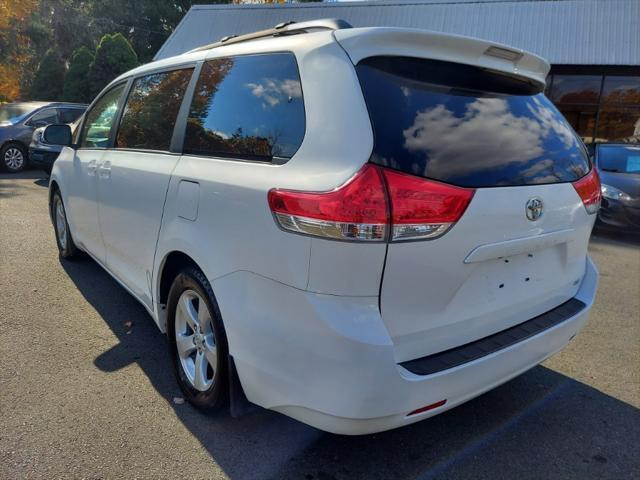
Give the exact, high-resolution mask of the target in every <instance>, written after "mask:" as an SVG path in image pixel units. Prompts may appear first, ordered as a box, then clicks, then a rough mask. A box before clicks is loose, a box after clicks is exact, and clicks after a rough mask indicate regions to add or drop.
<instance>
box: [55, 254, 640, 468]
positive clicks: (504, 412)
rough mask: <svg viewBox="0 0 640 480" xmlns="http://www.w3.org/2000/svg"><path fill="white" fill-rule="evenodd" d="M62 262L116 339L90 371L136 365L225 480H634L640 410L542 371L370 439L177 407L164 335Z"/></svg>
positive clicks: (82, 267)
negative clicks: (418, 421) (502, 479)
mask: <svg viewBox="0 0 640 480" xmlns="http://www.w3.org/2000/svg"><path fill="white" fill-rule="evenodd" d="M62 266H63V268H64V269H65V271H66V272H67V274H68V275H69V277H70V278H71V279H72V281H73V282H74V283H75V285H76V286H77V288H78V289H79V291H80V292H81V293H82V295H83V296H84V297H85V298H86V300H87V301H88V302H89V303H90V304H91V305H92V306H93V308H95V310H96V311H97V312H98V313H99V314H100V315H101V316H102V318H103V319H104V321H105V322H106V323H107V325H108V326H109V327H110V328H111V330H112V331H113V333H114V334H115V335H116V336H117V338H118V339H119V344H118V345H116V346H114V347H113V348H111V349H110V350H108V351H106V352H104V353H102V354H101V355H99V356H98V357H97V358H96V359H95V362H94V363H95V366H96V367H97V368H99V369H100V370H102V371H105V372H114V371H117V370H119V369H121V368H124V367H126V366H128V365H130V364H131V363H136V364H137V365H138V366H139V367H140V368H141V369H142V371H143V372H144V373H145V375H146V376H147V377H148V378H149V380H150V382H151V384H152V385H153V386H154V388H155V389H156V390H157V391H158V392H159V394H160V395H161V396H162V397H163V398H165V399H166V401H167V402H168V403H169V404H170V405H171V406H172V408H174V410H175V412H176V415H177V417H178V418H179V419H180V420H181V421H182V422H183V424H184V425H185V426H186V427H187V428H188V429H189V430H190V432H191V433H192V434H193V435H194V436H195V437H196V438H197V439H198V440H199V442H200V443H201V444H202V445H203V447H204V448H205V449H206V450H207V451H208V452H209V454H210V455H211V457H212V458H213V459H214V460H215V462H216V463H217V464H218V465H219V466H220V467H221V468H222V469H223V470H224V472H225V474H226V475H227V476H228V477H229V478H231V479H249V478H274V479H286V478H294V479H305V480H340V479H367V480H371V479H378V478H379V479H417V478H420V479H425V478H487V479H489V478H490V479H500V478H511V479H515V478H517V479H518V480H522V479H527V478H532V479H533V478H536V479H538V478H576V479H582V478H612V479H613V478H615V479H616V480H619V479H623V478H634V477H635V478H638V477H637V476H636V475H637V474H638V472H639V471H640V464H639V463H638V459H639V458H640V427H639V425H640V410H639V409H637V408H635V407H633V406H631V405H629V404H627V403H624V402H622V401H620V400H617V399H615V398H613V397H610V396H608V395H606V394H604V393H602V392H600V391H598V390H596V389H594V388H592V387H590V386H588V385H586V384H583V383H580V382H578V381H575V380H573V379H571V378H569V377H566V376H564V375H562V374H560V373H557V372H555V371H553V370H550V369H548V368H545V367H542V366H539V367H536V368H534V369H532V370H530V371H529V372H527V373H525V374H524V375H522V376H520V377H518V378H516V379H514V380H512V381H510V382H508V383H507V384H505V385H503V386H501V387H498V388H497V389H495V390H492V391H491V392H488V393H486V394H484V395H482V396H481V397H479V398H477V399H475V400H472V401H470V402H468V403H466V404H464V405H461V406H459V407H457V408H455V409H453V410H450V411H449V412H446V413H444V414H442V415H439V416H436V417H434V418H431V419H428V420H425V421H423V422H420V423H417V424H414V425H411V426H408V427H404V428H401V429H397V430H394V431H390V432H384V433H380V434H376V435H366V436H360V437H345V436H338V435H332V434H327V433H324V432H321V431H318V430H316V429H314V428H311V427H308V426H306V425H303V424H301V423H298V422H296V421H294V420H291V419H289V418H287V417H284V416H282V415H279V414H276V413H274V412H269V411H266V410H259V411H257V412H255V413H252V414H249V415H247V416H245V417H242V418H239V419H233V418H231V417H230V416H229V415H228V414H227V413H220V414H216V415H213V416H209V417H205V416H203V415H202V414H201V413H199V412H197V411H196V410H194V409H193V408H192V407H190V406H189V405H187V404H184V405H175V404H174V403H173V402H172V398H173V397H174V396H176V395H179V390H178V388H177V386H176V384H175V381H174V379H173V376H172V374H171V371H170V365H169V359H168V356H167V345H166V339H165V338H164V335H162V334H161V333H160V332H159V331H158V330H157V328H156V326H155V324H154V323H153V321H152V320H151V319H150V318H149V317H148V314H147V313H146V311H145V310H144V308H143V307H142V306H140V305H139V304H138V303H137V302H136V301H135V300H134V299H133V298H132V297H131V296H130V295H129V294H128V293H126V292H125V290H124V289H122V288H121V287H120V286H119V285H118V284H117V283H116V282H115V281H114V280H113V279H112V278H111V277H110V276H109V275H108V274H107V273H106V272H104V271H103V270H102V269H101V268H100V267H99V266H98V265H97V264H96V263H95V262H94V261H92V260H91V259H89V258H85V259H81V260H79V261H74V262H68V261H63V262H62ZM128 321H132V322H133V327H132V328H127V327H126V326H125V322H128ZM335 394H336V395H339V394H340V393H339V392H335ZM212 475H213V473H212Z"/></svg>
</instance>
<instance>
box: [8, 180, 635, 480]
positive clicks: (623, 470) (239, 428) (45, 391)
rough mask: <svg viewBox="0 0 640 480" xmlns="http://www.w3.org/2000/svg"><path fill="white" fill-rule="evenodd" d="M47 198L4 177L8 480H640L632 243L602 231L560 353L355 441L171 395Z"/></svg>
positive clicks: (140, 315)
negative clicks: (586, 296)
mask: <svg viewBox="0 0 640 480" xmlns="http://www.w3.org/2000/svg"><path fill="white" fill-rule="evenodd" d="M46 192H47V181H46V180H44V179H43V177H42V175H40V173H39V172H27V173H25V174H21V175H17V176H10V175H5V174H0V292H1V295H0V478H2V479H13V478H57V477H67V478H68V477H74V478H114V477H127V478H136V477H137V478H158V477H163V478H167V477H168V478H175V477H183V478H230V479H254V478H256V479H258V478H259V479H262V478H273V479H289V478H292V479H303V480H341V479H368V480H370V479H429V478H438V479H439V478H446V479H503V478H504V479H518V480H524V479H542V478H544V479H547V478H548V479H556V478H562V479H565V478H567V479H586V478H598V479H616V480H620V479H637V478H640V410H639V409H640V240H638V239H636V238H631V237H624V236H620V235H615V234H606V235H605V234H600V233H598V234H596V235H594V237H593V238H592V241H591V246H590V251H591V254H592V255H593V258H594V260H595V262H596V264H597V265H598V268H599V269H600V273H601V280H600V282H601V283H600V289H599V293H598V298H597V302H596V305H595V307H594V310H593V312H592V316H591V319H590V322H589V324H588V325H587V327H586V328H585V329H584V330H583V332H582V333H581V334H580V335H579V336H578V337H576V338H575V339H574V340H573V342H572V343H571V344H570V345H569V346H568V347H567V348H566V349H565V350H564V351H562V352H561V353H559V354H558V355H556V356H554V357H553V358H551V359H550V360H548V361H547V362H545V363H544V364H543V365H541V366H539V367H536V368H534V369H532V370H530V371H529V372H527V373H525V374H524V375H522V376H520V377H518V378H516V379H514V380H512V381H511V382H509V383H507V384H505V385H503V386H501V387H499V388H497V389H495V390H493V391H491V392H489V393H487V394H485V395H483V396H481V397H479V398H477V399H475V400H473V401H471V402H468V403H467V404H465V405H462V406H460V407H458V408H455V409H453V410H451V411H449V412H447V413H445V414H443V415H440V416H437V417H434V418H432V419H429V420H426V421H424V422H421V423H418V424H415V425H412V426H409V427H405V428H402V429H399V430H395V431H391V432H386V433H381V434H377V435H370V436H363V437H341V436H336V435H331V434H326V433H323V432H320V431H318V430H315V429H313V428H311V427H308V426H305V425H303V424H300V423H298V422H296V421H294V420H291V419H288V418H286V417H284V416H281V415H279V414H276V413H273V412H268V411H263V410H261V411H258V412H255V413H252V414H250V415H247V416H245V417H243V418H240V419H232V418H230V417H229V415H227V414H219V415H216V416H210V417H206V416H203V415H201V414H199V413H197V412H196V411H195V410H193V409H192V408H191V407H190V406H189V405H186V404H176V403H174V401H173V399H174V397H177V396H179V390H178V388H177V386H176V384H175V382H174V380H173V377H172V373H171V371H170V366H169V360H168V357H167V354H166V342H165V338H164V337H163V335H162V334H160V332H159V331H158V330H157V329H156V327H155V325H154V324H153V321H152V320H151V318H149V317H148V315H147V314H146V312H145V310H144V309H143V308H142V307H141V306H139V305H138V304H137V303H136V301H135V300H134V299H133V298H132V297H130V296H129V295H128V294H127V293H126V292H125V291H124V290H123V289H122V288H121V287H120V286H119V285H118V284H117V283H116V282H115V281H114V280H112V279H111V277H109V275H108V274H107V273H105V272H104V271H103V270H101V268H100V267H98V266H97V265H96V264H95V263H94V262H93V261H92V260H90V259H88V258H84V259H81V260H79V261H74V262H66V261H63V262H61V261H60V260H59V259H58V255H57V251H56V247H55V239H54V236H53V230H52V228H51V225H50V223H49V219H48V214H47V198H46ZM338 394H339V392H336V395H338Z"/></svg>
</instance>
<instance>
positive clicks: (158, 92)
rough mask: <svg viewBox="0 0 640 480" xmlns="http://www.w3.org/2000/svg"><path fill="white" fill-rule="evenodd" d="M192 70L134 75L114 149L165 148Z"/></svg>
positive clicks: (168, 144) (169, 142) (167, 148)
mask: <svg viewBox="0 0 640 480" xmlns="http://www.w3.org/2000/svg"><path fill="white" fill-rule="evenodd" d="M192 73H193V69H192V68H190V69H185V70H175V71H172V72H163V73H155V74H153V75H147V76H146V77H141V78H138V79H137V80H136V81H135V82H133V86H132V87H131V92H130V93H129V97H128V98H127V103H126V104H125V106H124V112H123V114H122V119H121V120H120V127H119V129H118V134H117V135H116V145H115V147H116V148H143V149H149V150H169V146H170V144H171V136H172V134H173V127H174V126H175V123H176V117H177V116H178V110H180V104H181V103H182V99H183V97H184V92H185V91H186V90H187V86H188V85H189V80H190V79H191V74H192Z"/></svg>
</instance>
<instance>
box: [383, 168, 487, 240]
mask: <svg viewBox="0 0 640 480" xmlns="http://www.w3.org/2000/svg"><path fill="white" fill-rule="evenodd" d="M383 172H384V176H385V179H386V181H387V189H388V192H389V200H390V204H391V225H392V229H391V232H392V233H391V239H392V240H419V239H427V238H436V237H439V236H441V235H443V234H444V233H445V232H446V231H447V230H449V228H451V226H452V225H453V224H454V223H455V222H457V221H458V220H459V219H460V217H462V214H463V213H464V211H465V210H466V209H467V206H468V205H469V202H470V201H471V198H472V197H473V194H474V192H475V190H473V189H470V188H460V187H454V186H452V185H447V184H444V183H440V182H434V181H432V180H425V179H423V178H419V177H414V176H412V175H407V174H406V173H400V172H396V171H393V170H386V169H385V170H383Z"/></svg>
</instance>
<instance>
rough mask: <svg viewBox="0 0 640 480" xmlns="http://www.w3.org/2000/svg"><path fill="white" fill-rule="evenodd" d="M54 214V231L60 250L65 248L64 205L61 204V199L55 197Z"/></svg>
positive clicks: (65, 217)
mask: <svg viewBox="0 0 640 480" xmlns="http://www.w3.org/2000/svg"><path fill="white" fill-rule="evenodd" d="M54 206H55V216H56V233H57V235H58V242H59V243H60V247H61V248H62V250H64V249H65V248H67V216H66V214H65V211H64V205H62V199H61V198H60V197H56V200H55V205H54Z"/></svg>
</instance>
